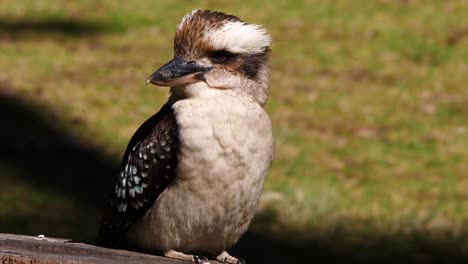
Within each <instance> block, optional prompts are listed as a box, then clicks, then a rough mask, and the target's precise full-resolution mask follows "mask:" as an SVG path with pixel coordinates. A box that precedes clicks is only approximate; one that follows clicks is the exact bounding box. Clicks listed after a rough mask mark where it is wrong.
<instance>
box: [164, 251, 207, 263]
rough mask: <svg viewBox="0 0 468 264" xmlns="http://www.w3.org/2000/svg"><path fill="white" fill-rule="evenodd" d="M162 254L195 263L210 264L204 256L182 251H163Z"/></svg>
mask: <svg viewBox="0 0 468 264" xmlns="http://www.w3.org/2000/svg"><path fill="white" fill-rule="evenodd" d="M164 256H166V257H168V258H173V259H179V260H185V261H191V262H195V263H196V264H210V262H209V261H208V259H207V258H206V257H203V256H197V255H189V254H184V253H182V252H179V251H175V250H169V251H167V252H166V253H164Z"/></svg>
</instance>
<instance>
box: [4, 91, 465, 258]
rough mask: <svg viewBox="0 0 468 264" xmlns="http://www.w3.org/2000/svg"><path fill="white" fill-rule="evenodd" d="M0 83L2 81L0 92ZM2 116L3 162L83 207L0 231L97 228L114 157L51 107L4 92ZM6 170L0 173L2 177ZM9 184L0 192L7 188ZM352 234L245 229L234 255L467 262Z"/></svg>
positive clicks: (449, 248) (433, 245)
mask: <svg viewBox="0 0 468 264" xmlns="http://www.w3.org/2000/svg"><path fill="white" fill-rule="evenodd" d="M4 88H5V87H2V86H1V84H0V91H2V89H4ZM0 120H1V122H2V124H1V129H0V166H1V167H7V168H9V170H6V171H10V170H11V171H15V176H16V177H21V180H24V181H26V182H28V183H29V184H31V185H33V186H35V187H37V188H39V189H41V190H45V192H46V193H47V194H50V195H51V196H53V195H55V194H60V195H61V196H63V197H66V198H67V199H70V200H72V201H74V203H77V204H79V205H80V207H79V208H80V210H82V212H80V213H79V214H78V216H76V217H78V219H74V218H73V217H70V216H69V215H66V214H65V213H64V212H62V211H54V210H41V209H39V210H37V211H34V212H35V213H33V214H31V215H27V214H26V215H21V214H12V215H11V216H10V215H7V216H6V218H7V219H3V220H0V228H1V229H0V232H14V233H20V234H47V235H50V236H61V237H65V238H72V239H83V238H85V236H86V235H84V234H88V233H89V230H90V229H95V228H96V227H97V220H98V218H99V211H100V209H101V207H102V205H103V201H104V200H105V198H106V195H107V193H108V191H110V190H109V188H108V187H109V186H111V182H112V178H113V175H114V173H115V172H116V169H117V168H118V163H119V161H118V160H116V159H115V158H111V157H108V156H106V155H105V154H103V151H102V150H99V149H97V148H96V147H94V146H92V145H90V144H89V143H86V142H82V141H80V140H78V139H76V138H73V137H72V136H70V135H69V134H68V133H67V132H66V131H64V130H63V129H61V128H60V126H59V124H60V122H61V121H60V118H59V115H57V114H54V113H53V111H51V110H49V109H46V108H44V107H41V106H37V105H33V104H30V103H25V102H24V101H22V100H20V99H19V98H17V97H14V96H9V95H5V94H2V93H1V92H0ZM5 176H8V175H2V174H0V182H1V181H2V178H5ZM8 187H9V186H3V187H0V190H2V189H3V190H4V191H5V190H6V193H8ZM18 207H21V206H20V205H18ZM0 209H1V208H0ZM266 214H271V212H266ZM80 217H81V218H80ZM262 217H263V219H262ZM273 218H274V215H273V217H271V215H267V216H262V215H260V216H259V217H258V218H257V221H259V222H258V223H260V225H265V226H268V225H271V224H272V223H271V221H274V219H273ZM351 222H352V220H350V221H349V223H350V226H353V225H352V223H351ZM91 226H94V227H91ZM265 230H267V229H265ZM353 232H358V231H353V230H351V232H347V233H334V234H331V235H329V236H319V235H316V236H314V230H303V233H304V235H291V234H288V233H287V231H286V229H285V232H284V233H282V234H277V235H274V234H273V233H271V232H268V231H262V232H258V231H257V232H255V231H250V232H249V233H247V234H246V235H245V236H244V237H243V238H242V239H241V241H240V242H239V243H238V244H237V246H236V247H235V248H234V249H233V250H232V253H233V255H236V256H239V257H243V258H245V259H246V260H247V261H248V263H269V264H271V263H468V262H466V260H467V259H466V255H464V254H465V253H466V252H463V251H462V249H461V243H459V242H460V241H457V240H455V239H431V238H428V237H426V236H425V234H424V233H421V234H413V235H398V236H393V237H392V236H384V235H379V234H373V235H372V236H371V237H370V239H369V240H367V241H366V240H360V241H359V242H357V243H351V244H350V243H347V242H343V241H344V239H345V238H350V237H351V238H352V236H353V235H355V234H354V233H353ZM317 233H318V232H317ZM86 238H88V239H89V237H86Z"/></svg>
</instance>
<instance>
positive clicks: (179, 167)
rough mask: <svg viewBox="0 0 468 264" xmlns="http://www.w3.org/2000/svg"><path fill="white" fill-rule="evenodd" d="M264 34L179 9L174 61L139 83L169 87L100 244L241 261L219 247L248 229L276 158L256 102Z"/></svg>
mask: <svg viewBox="0 0 468 264" xmlns="http://www.w3.org/2000/svg"><path fill="white" fill-rule="evenodd" d="M270 42H271V37H270V36H269V35H268V33H267V32H266V30H265V29H263V28H262V27H260V26H258V25H253V24H248V23H246V22H244V21H242V20H240V19H239V18H238V17H236V16H232V15H227V14H224V13H221V12H216V11H209V10H194V11H192V12H191V13H188V14H187V15H185V16H184V17H183V19H182V22H180V24H179V26H178V28H177V31H176V33H175V37H174V53H175V54H174V59H173V60H171V61H170V62H168V63H167V64H165V65H164V66H162V67H161V68H160V69H159V70H157V71H156V72H154V73H153V74H152V75H151V76H150V77H149V78H148V80H147V81H146V83H147V84H148V83H152V84H155V85H159V86H170V87H171V88H170V97H169V99H168V101H167V103H166V104H165V105H164V106H163V107H162V108H161V110H160V111H159V112H158V113H156V114H155V115H153V116H152V117H151V118H149V119H148V120H147V121H146V122H145V123H143V125H142V126H141V127H140V128H139V129H138V130H137V131H136V133H135V134H134V135H133V137H132V139H131V140H130V143H129V144H128V147H127V150H126V151H125V154H124V157H123V160H122V164H121V168H120V173H119V175H118V176H117V178H116V183H115V187H114V189H113V193H112V195H111V197H110V199H109V201H108V203H107V204H106V208H105V212H104V216H103V218H102V223H101V228H100V234H99V241H100V242H101V243H102V244H106V245H110V246H115V247H129V248H135V249H139V250H142V251H145V252H151V253H153V252H154V253H158V252H159V253H162V254H164V255H165V256H167V257H171V258H176V259H182V260H188V261H193V262H197V263H207V262H208V259H207V258H206V257H213V258H216V259H217V260H219V261H221V262H224V263H244V262H243V260H238V259H237V258H235V257H232V256H230V255H229V254H228V253H227V252H226V250H228V249H229V248H230V247H231V246H233V245H234V244H235V243H236V242H237V241H238V240H239V238H240V237H241V235H242V234H244V233H245V232H246V230H247V228H248V226H249V223H250V221H251V220H252V218H253V216H254V213H255V210H256V208H257V205H258V202H259V198H260V194H261V191H262V187H263V183H264V180H265V177H266V175H267V172H268V169H269V167H270V165H271V162H272V159H273V153H274V141H273V135H272V128H271V121H270V118H269V117H268V115H267V113H266V112H265V110H264V109H263V106H264V105H265V103H266V101H267V97H268V91H269V74H268V66H267V62H268V56H269V52H270V48H269V47H270ZM202 256H203V257H202ZM205 256H206V257H205Z"/></svg>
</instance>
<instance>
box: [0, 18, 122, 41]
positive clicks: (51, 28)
mask: <svg viewBox="0 0 468 264" xmlns="http://www.w3.org/2000/svg"><path fill="white" fill-rule="evenodd" d="M122 30H123V27H122V25H121V24H119V23H108V22H103V21H86V20H78V19H74V18H66V17H44V18H40V19H31V18H23V19H17V18H15V19H12V18H0V36H1V35H3V36H4V37H7V36H9V37H16V36H21V37H24V36H29V35H34V36H36V35H38V36H40V37H44V36H47V34H60V35H64V36H83V35H95V34H100V33H106V32H116V31H122Z"/></svg>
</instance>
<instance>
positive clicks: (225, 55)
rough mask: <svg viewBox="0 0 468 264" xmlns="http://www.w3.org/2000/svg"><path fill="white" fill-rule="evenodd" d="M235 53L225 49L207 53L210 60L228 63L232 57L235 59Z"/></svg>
mask: <svg viewBox="0 0 468 264" xmlns="http://www.w3.org/2000/svg"><path fill="white" fill-rule="evenodd" d="M236 56H237V54H234V53H232V52H229V51H227V50H218V51H214V52H212V53H211V54H210V55H209V58H210V59H211V61H212V62H214V63H223V64H225V63H229V62H231V61H232V60H233V59H235V58H236Z"/></svg>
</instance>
